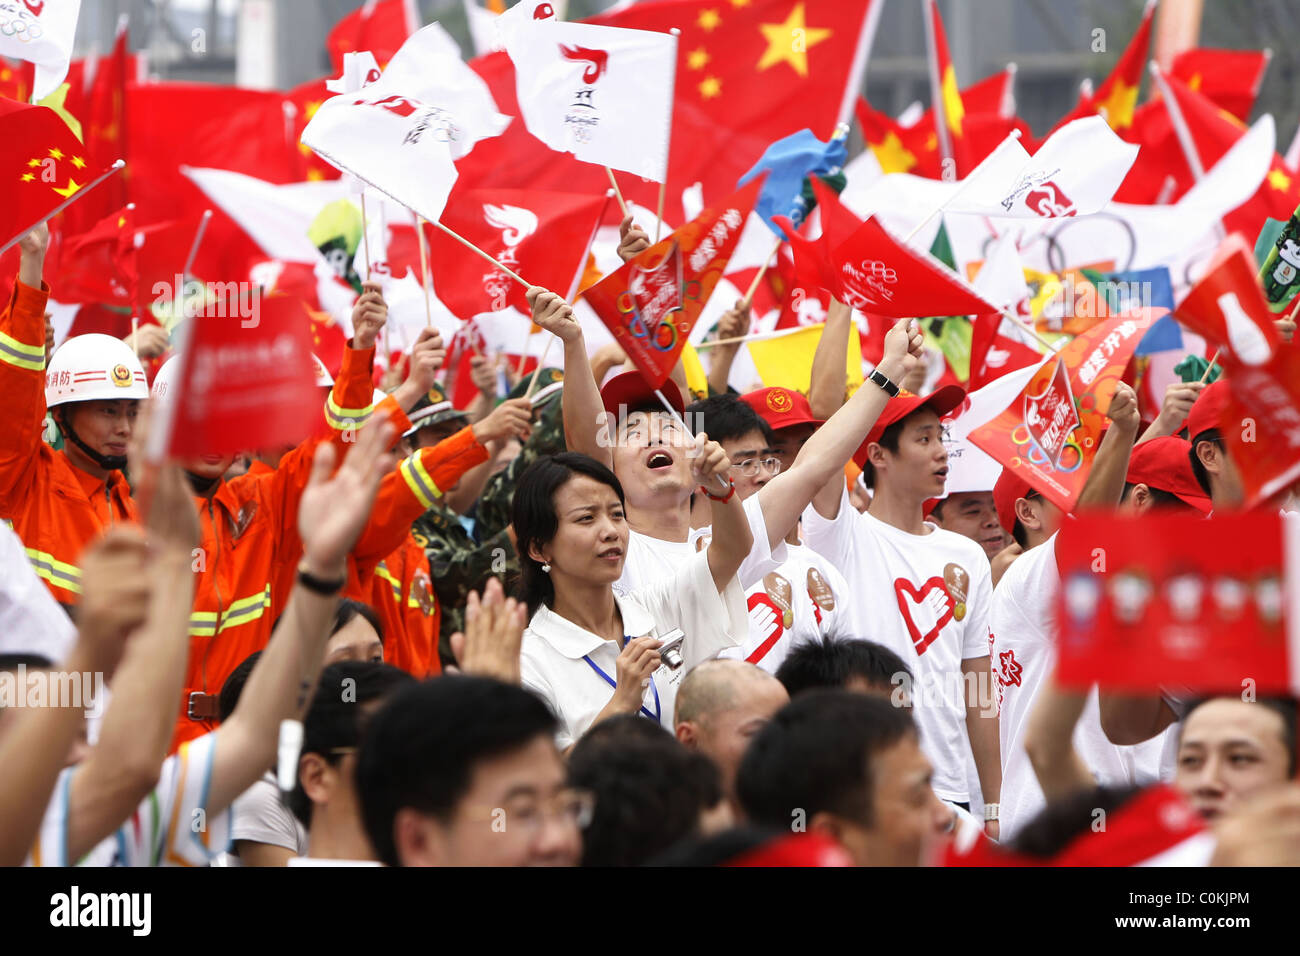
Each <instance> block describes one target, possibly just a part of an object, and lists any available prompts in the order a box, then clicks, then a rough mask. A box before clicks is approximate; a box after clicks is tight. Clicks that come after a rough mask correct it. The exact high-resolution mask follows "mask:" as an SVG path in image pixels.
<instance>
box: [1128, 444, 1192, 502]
mask: <svg viewBox="0 0 1300 956" xmlns="http://www.w3.org/2000/svg"><path fill="white" fill-rule="evenodd" d="M1191 452H1192V446H1191V443H1190V442H1188V441H1186V440H1185V439H1182V438H1179V437H1178V436H1177V435H1166V436H1164V437H1162V438H1151V439H1148V440H1147V441H1144V442H1142V443H1141V444H1140V445H1137V446H1136V447H1135V448H1134V449H1133V454H1132V456H1131V457H1130V458H1129V463H1128V475H1127V477H1126V478H1125V479H1124V499H1123V502H1122V504H1123V510H1124V511H1126V512H1128V513H1130V514H1135V515H1140V514H1144V513H1146V512H1147V511H1149V510H1151V509H1153V508H1157V509H1161V510H1175V511H1187V510H1194V511H1197V512H1199V513H1200V514H1203V515H1208V514H1209V513H1210V509H1211V508H1212V507H1213V505H1212V503H1211V502H1210V498H1209V496H1208V495H1207V494H1206V493H1205V492H1204V490H1202V488H1201V485H1200V483H1199V482H1198V481H1197V480H1196V476H1195V475H1194V474H1193V473H1192V462H1191Z"/></svg>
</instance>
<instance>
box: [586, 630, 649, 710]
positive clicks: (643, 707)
mask: <svg viewBox="0 0 1300 956" xmlns="http://www.w3.org/2000/svg"><path fill="white" fill-rule="evenodd" d="M627 640H628V638H627V636H626V635H624V637H623V642H624V643H627ZM582 659H583V660H584V661H586V662H587V663H588V664H590V665H591V669H592V670H594V671H595V672H596V673H597V674H599V675H600V676H601V677H602V678H603V679H604V681H605V683H606V684H608V685H609V686H610V687H612V688H614V689H615V690H618V681H616V680H614V678H612V677H610V676H609V675H608V674H606V673H605V672H604V671H603V670H601V669H600V666H599V665H598V664H597V663H596V662H595V661H593V660H592V659H591V655H589V654H583V655H582ZM650 690H651V691H653V692H654V695H655V712H654V713H653V714H652V713H650V710H649V708H647V707H646V705H645V704H642V705H641V713H642V714H643V715H644V716H646V717H649V718H650V719H651V720H653V721H654V722H655V723H659V722H660V718H659V715H660V714H662V713H663V709H662V708H661V707H660V706H659V688H658V687H656V686H655V679H654V678H653V677H651V678H650Z"/></svg>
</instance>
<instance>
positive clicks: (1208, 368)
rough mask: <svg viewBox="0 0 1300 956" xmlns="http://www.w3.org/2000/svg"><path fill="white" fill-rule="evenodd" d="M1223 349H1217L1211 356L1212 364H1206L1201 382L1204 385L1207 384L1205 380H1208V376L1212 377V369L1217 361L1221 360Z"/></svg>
mask: <svg viewBox="0 0 1300 956" xmlns="http://www.w3.org/2000/svg"><path fill="white" fill-rule="evenodd" d="M1222 351H1223V350H1222V349H1215V350H1214V355H1213V356H1212V357H1211V358H1210V364H1209V365H1207V366H1205V372H1204V374H1202V375H1201V384H1202V385H1204V384H1205V380H1206V379H1207V378H1209V377H1210V371H1211V370H1212V369H1213V368H1214V363H1215V362H1217V361H1218V360H1219V353H1220V352H1222Z"/></svg>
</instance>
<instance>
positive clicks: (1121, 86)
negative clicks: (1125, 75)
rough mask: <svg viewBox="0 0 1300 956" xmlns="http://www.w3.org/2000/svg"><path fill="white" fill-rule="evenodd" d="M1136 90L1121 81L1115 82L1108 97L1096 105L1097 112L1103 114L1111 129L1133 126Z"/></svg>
mask: <svg viewBox="0 0 1300 956" xmlns="http://www.w3.org/2000/svg"><path fill="white" fill-rule="evenodd" d="M1137 101H1138V88H1137V87H1136V86H1129V85H1128V84H1127V83H1125V82H1124V81H1123V80H1116V81H1115V85H1114V86H1112V87H1111V89H1110V96H1108V97H1106V99H1105V100H1102V101H1100V102H1098V103H1097V111H1098V112H1099V113H1100V112H1103V111H1104V112H1105V114H1106V122H1107V123H1109V124H1110V128H1111V129H1128V127H1130V126H1132V125H1133V110H1134V108H1135V107H1136V106H1137Z"/></svg>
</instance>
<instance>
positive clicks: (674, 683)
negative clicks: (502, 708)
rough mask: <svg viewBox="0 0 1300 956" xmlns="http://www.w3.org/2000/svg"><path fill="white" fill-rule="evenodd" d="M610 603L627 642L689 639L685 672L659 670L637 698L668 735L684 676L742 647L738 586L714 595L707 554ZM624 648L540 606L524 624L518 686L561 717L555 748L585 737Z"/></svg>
mask: <svg viewBox="0 0 1300 956" xmlns="http://www.w3.org/2000/svg"><path fill="white" fill-rule="evenodd" d="M614 600H615V601H616V602H617V604H618V610H619V613H620V614H621V615H622V617H623V633H624V634H625V635H626V636H627V637H644V636H646V635H651V636H658V635H660V634H664V633H667V632H668V631H670V630H672V629H673V628H675V627H678V628H681V629H682V632H683V633H684V634H685V635H686V637H685V640H683V641H682V648H681V650H682V658H683V664H682V666H681V667H679V668H677V669H676V670H672V669H670V668H669V667H668V665H666V664H661V665H659V669H658V670H656V671H655V672H654V673H653V674H651V675H650V686H648V687H647V688H646V691H645V695H644V697H643V699H642V709H641V713H642V714H644V715H647V716H649V717H651V718H653V719H657V720H658V721H659V723H660V725H661V726H663V727H664V728H666V729H668V730H670V731H671V730H672V728H673V704H674V703H675V702H676V700H677V688H678V686H679V685H680V684H681V682H682V678H683V677H685V676H686V674H687V672H688V671H690V669H691V668H693V667H694V666H695V665H697V664H700V663H702V662H704V661H706V660H710V659H711V658H714V657H717V656H718V654H719V652H721V651H723V650H725V649H726V648H728V647H734V646H735V645H737V644H738V643H740V640H741V639H742V638H743V637H744V635H745V633H746V629H747V627H748V619H747V617H746V615H745V596H744V592H743V591H742V590H741V588H740V582H739V581H737V580H736V579H735V578H732V580H731V582H730V583H729V584H728V585H727V588H726V590H725V592H723V593H722V594H719V593H718V589H717V586H716V585H715V584H714V583H713V575H712V574H711V573H710V571H709V562H708V556H707V555H706V554H705V553H704V552H699V553H693V554H691V555H690V557H688V558H687V559H686V560H685V561H682V562H679V563H678V564H677V565H676V566H675V573H674V574H672V575H671V576H669V577H662V578H660V579H659V580H658V581H655V582H653V583H651V584H649V585H646V586H644V587H641V588H638V589H637V590H636V591H635V592H633V593H631V594H620V593H619V592H618V591H617V589H616V590H615V592H614ZM621 650H622V648H621V647H620V646H619V645H618V643H617V642H615V641H606V640H603V639H602V638H601V637H599V636H598V635H596V634H593V633H591V632H590V631H588V630H586V629H584V628H581V627H579V626H578V625H576V624H574V623H573V622H571V621H569V620H567V619H566V618H563V617H561V616H560V615H558V614H556V613H555V612H554V611H552V610H551V609H550V608H548V607H546V606H542V607H540V608H538V610H537V613H536V614H534V615H533V619H532V620H531V621H530V622H529V623H528V629H527V630H525V631H524V640H523V649H522V651H521V652H520V664H521V677H522V683H523V685H524V687H526V688H527V689H528V690H531V691H533V692H534V693H536V694H537V695H538V696H540V697H541V698H542V699H543V700H545V701H546V703H547V704H548V705H550V708H551V710H552V712H553V713H554V714H555V716H556V717H557V718H558V719H559V722H560V727H559V730H558V732H557V733H556V744H557V746H559V748H560V749H561V750H564V749H565V748H567V747H568V746H569V745H570V744H572V743H573V742H574V741H576V740H577V739H578V738H579V737H581V736H582V735H583V733H585V732H586V730H587V728H588V727H590V726H591V723H592V721H593V720H595V718H596V715H597V714H599V713H600V712H601V711H602V710H603V709H604V708H605V705H606V704H608V703H609V699H610V698H611V697H612V696H613V695H614V687H613V686H612V685H611V684H610V681H616V680H617V679H618V671H617V666H616V664H615V662H616V661H617V659H618V655H619V653H620V651H621ZM602 674H603V675H605V676H602ZM606 677H608V680H607V679H606Z"/></svg>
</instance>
